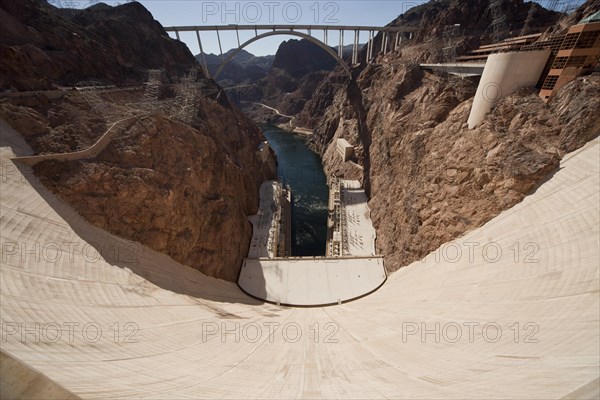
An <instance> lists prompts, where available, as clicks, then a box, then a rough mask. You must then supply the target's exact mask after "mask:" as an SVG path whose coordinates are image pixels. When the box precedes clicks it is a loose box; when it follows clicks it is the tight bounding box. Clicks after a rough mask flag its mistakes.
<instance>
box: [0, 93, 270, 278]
mask: <svg viewBox="0 0 600 400" xmlns="http://www.w3.org/2000/svg"><path fill="white" fill-rule="evenodd" d="M83 96H85V95H84V94H80V93H69V94H68V95H65V96H64V97H63V98H61V99H59V100H56V101H47V100H46V101H45V100H42V99H45V97H44V96H43V95H38V96H36V97H29V98H27V100H26V101H25V100H23V99H22V98H18V99H10V100H5V101H3V102H2V103H0V116H1V117H2V118H3V119H5V120H6V121H8V122H9V123H10V124H11V125H12V126H13V127H15V128H16V129H17V130H18V131H19V132H23V136H24V137H25V138H26V140H27V141H28V143H29V144H30V145H31V146H32V148H33V149H34V150H35V151H36V153H55V152H71V151H75V150H81V149H84V148H87V147H89V145H91V144H92V143H93V142H94V141H95V140H96V139H97V138H98V137H99V135H100V134H102V133H103V132H104V131H105V129H106V127H107V124H106V123H105V121H104V120H103V119H102V118H98V117H97V116H96V115H95V110H94V109H93V108H90V107H89V106H86V105H85V100H83V99H82V98H81V97H83ZM106 96H108V93H106V94H105V97H106ZM132 96H135V93H126V94H125V95H123V96H119V95H117V94H116V93H113V97H112V99H111V100H112V101H111V103H110V104H111V106H112V108H113V109H116V110H118V109H121V111H122V115H115V116H114V119H115V120H118V119H120V118H121V117H122V116H124V115H126V111H129V109H128V108H126V107H125V104H131V103H130V101H131V100H132ZM195 109H196V115H197V117H196V118H195V121H194V122H192V123H191V124H188V123H184V122H183V121H181V120H178V119H177V118H173V117H171V116H170V114H171V113H170V112H169V111H168V110H167V111H166V112H163V113H159V114H158V115H150V116H143V115H146V114H145V113H144V112H143V111H142V110H139V112H137V113H134V114H137V115H142V117H140V118H139V119H138V120H137V121H136V122H135V123H133V124H132V125H131V126H129V127H127V128H124V129H122V130H121V131H120V132H119V133H118V134H117V136H116V137H115V138H114V139H113V140H112V142H111V143H110V144H109V145H108V146H107V147H106V148H105V149H104V150H103V151H102V152H101V153H100V154H99V155H98V156H97V157H95V158H93V159H88V160H80V161H70V162H67V161H44V162H42V163H40V164H38V165H36V166H35V172H36V174H37V175H38V176H39V177H40V178H41V180H42V182H44V184H46V186H48V187H49V188H50V189H51V190H52V191H53V192H55V193H57V194H58V195H59V196H60V197H61V198H63V199H64V200H66V201H67V202H68V203H69V204H71V205H72V206H73V207H74V208H75V209H76V210H77V211H78V212H79V213H80V214H81V215H82V216H83V217H85V218H86V219H87V220H88V221H89V222H90V223H91V224H93V225H96V226H98V227H100V228H103V229H106V230H108V231H110V232H112V233H114V234H116V235H118V236H121V237H123V238H126V239H131V240H135V241H138V242H140V243H143V244H145V245H147V246H149V247H151V248H153V249H155V250H158V251H161V252H164V253H166V254H168V255H170V256H171V257H173V258H174V259H175V260H177V261H179V262H181V263H184V264H186V265H189V266H191V267H193V268H196V269H199V270H200V271H202V272H204V273H205V274H207V275H209V276H214V277H218V278H222V279H227V280H232V281H235V280H236V279H237V274H238V271H239V268H240V266H241V261H242V259H243V257H244V256H245V255H246V254H247V252H248V246H249V243H250V237H251V235H252V227H251V225H250V223H249V222H248V220H247V216H248V215H252V214H254V213H256V211H257V207H258V188H259V186H260V184H261V183H262V182H263V181H264V180H266V179H272V178H273V177H274V176H275V161H274V157H273V155H272V154H270V155H269V157H268V159H267V160H266V162H263V161H261V159H259V157H258V155H257V147H258V145H259V143H260V141H261V140H264V137H263V136H262V133H261V132H260V130H259V129H258V128H257V127H256V125H254V124H253V123H252V122H251V121H250V120H249V119H247V118H246V117H245V116H244V115H243V114H241V112H240V111H238V110H237V109H236V108H233V107H231V106H228V104H225V105H223V104H219V103H218V102H217V101H215V100H212V99H210V98H199V99H198V100H197V102H196V105H195Z"/></svg>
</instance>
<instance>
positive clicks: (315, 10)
mask: <svg viewBox="0 0 600 400" xmlns="http://www.w3.org/2000/svg"><path fill="white" fill-rule="evenodd" d="M48 1H49V2H50V3H51V4H54V5H57V6H63V7H75V8H82V7H85V6H89V5H90V4H92V3H96V2H98V0H48ZM127 1H130V0H104V2H105V3H106V4H109V5H116V4H120V3H124V2H127ZM138 1H139V2H140V3H142V4H143V5H144V6H145V7H146V8H147V9H148V10H149V11H150V12H151V13H152V15H153V16H154V18H155V19H156V20H157V21H159V22H160V23H161V24H162V25H163V26H177V25H180V26H181V25H227V24H252V25H253V24H263V25H268V24H293V23H295V24H324V25H373V26H383V25H386V24H388V23H389V22H391V21H392V20H393V19H395V18H396V17H397V16H398V15H400V14H402V13H404V12H405V11H407V10H408V9H410V8H412V7H414V6H416V5H419V4H422V3H424V2H425V0H383V1H382V0H377V1H370V0H341V1H331V0H324V1H320V0H319V1H317V0H295V1H288V0H283V1H279V0H256V1H230V0H225V1H221V0H218V1H217V0H215V1H205V0H138ZM525 1H527V0H525ZM569 1H573V2H575V3H582V2H583V1H584V0H558V4H557V9H558V10H562V8H564V4H567V2H569ZM537 2H538V3H540V4H542V5H543V6H546V7H547V6H548V4H549V3H550V2H551V0H540V1H537ZM259 33H260V32H259ZM253 35H254V33H253V32H251V31H247V32H240V40H241V42H244V41H245V40H247V39H250V38H251V37H252V36H253ZM313 35H315V33H313ZM316 35H317V37H319V38H320V39H321V40H323V36H322V35H323V33H322V32H318V33H316ZM172 36H173V37H174V36H175V35H174V34H173V35H172ZM290 38H292V37H291V36H283V35H282V36H274V37H269V38H265V39H262V40H259V41H257V42H254V43H252V44H251V45H249V46H248V47H246V48H245V49H246V50H247V51H249V52H251V53H253V54H255V55H267V54H275V52H276V51H277V48H278V47H279V44H280V43H281V42H282V41H283V40H287V39H290ZM201 39H202V45H203V47H204V51H205V52H207V53H216V54H218V53H219V45H218V41H217V36H216V33H215V32H204V33H202V34H201ZM328 39H329V42H328V43H329V45H331V46H336V45H337V44H338V41H339V38H338V36H337V34H335V33H333V32H332V33H330V34H329V38H328ZM344 39H345V40H344V43H345V44H351V43H352V40H353V38H352V36H351V33H350V32H347V33H346V35H345V38H344ZM181 40H182V41H184V42H185V43H186V44H187V45H188V47H189V48H190V50H191V51H192V53H193V54H198V53H199V48H198V42H197V40H196V34H195V33H194V32H190V33H181ZM366 41H367V33H366V32H363V33H362V34H361V37H360V42H361V43H365V42H366ZM221 44H222V47H223V51H224V52H225V51H227V50H229V49H231V48H233V47H237V39H236V36H235V31H231V32H224V33H222V34H221Z"/></svg>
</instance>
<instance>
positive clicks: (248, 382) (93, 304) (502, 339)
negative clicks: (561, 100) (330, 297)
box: [0, 129, 600, 399]
mask: <svg viewBox="0 0 600 400" xmlns="http://www.w3.org/2000/svg"><path fill="white" fill-rule="evenodd" d="M1 146H2V148H1V150H0V156H1V162H2V165H3V168H2V176H1V177H0V178H1V185H2V186H1V189H2V190H1V191H0V200H1V219H0V228H1V234H0V239H1V240H2V267H1V281H0V284H1V294H0V300H1V311H2V312H1V322H2V343H1V346H2V352H3V353H4V354H5V355H4V356H3V358H2V359H3V362H4V360H5V359H7V360H9V361H8V364H3V368H2V377H1V378H2V385H1V388H2V389H1V390H2V393H1V395H2V398H14V397H18V396H30V397H31V396H33V397H35V396H37V397H40V398H51V397H52V396H54V397H57V398H58V397H61V398H62V397H65V394H67V395H68V394H69V393H70V394H73V395H74V396H81V397H83V398H179V399H181V398H292V397H294V398H295V397H310V398H342V397H344V398H383V397H391V398H428V399H431V398H445V399H448V398H461V399H462V398H487V397H502V398H530V399H531V398H561V397H563V396H569V395H571V396H575V397H590V396H593V395H596V396H597V395H598V377H599V370H598V368H599V355H600V348H599V343H598V337H599V317H598V307H599V292H598V290H599V289H598V285H599V274H598V263H599V261H598V260H599V256H600V254H599V233H600V232H599V200H600V199H599V192H600V183H599V180H600V178H599V176H600V174H599V159H598V152H599V149H600V146H599V143H598V140H596V141H594V142H592V143H590V144H588V145H587V146H586V147H585V148H584V149H581V150H579V151H576V152H574V153H572V154H569V155H567V156H566V157H565V159H564V160H563V162H562V164H561V169H560V170H559V171H557V172H556V174H554V175H553V176H552V177H551V178H550V179H549V180H548V181H547V182H545V183H544V184H543V185H542V186H541V187H540V188H538V189H537V190H536V191H535V193H533V194H532V195H531V196H529V197H527V198H526V199H525V200H524V201H523V202H522V203H520V204H518V205H517V206H515V207H513V208H512V209H510V210H508V211H506V212H503V213H502V214H501V215H499V216H498V217H497V218H495V219H493V220H492V221H490V222H489V223H487V224H486V225H485V226H483V227H481V228H479V229H477V230H475V231H473V232H471V233H469V234H467V235H465V236H464V237H463V238H461V239H460V240H458V241H457V242H456V243H454V244H452V245H447V246H445V247H442V248H441V249H440V250H439V251H437V252H435V253H434V254H431V255H429V256H428V257H427V258H426V259H425V260H424V261H419V262H416V263H414V264H412V265H411V266H409V267H406V268H403V269H401V270H400V271H398V272H396V273H394V274H392V275H391V276H390V277H389V278H388V281H387V283H386V284H385V285H384V286H383V287H382V288H381V289H379V290H378V291H377V292H375V293H373V294H372V295H370V296H367V297H364V298H362V299H359V300H356V301H354V302H351V303H348V304H343V305H340V306H333V307H327V308H308V309H298V308H285V307H277V306H275V305H271V304H261V303H260V302H258V301H256V300H253V299H251V298H249V297H248V296H246V295H245V294H243V293H242V292H241V291H240V289H239V288H238V287H237V286H236V285H235V284H233V283H228V282H223V281H219V280H216V279H211V278H207V277H206V276H203V275H202V274H200V273H198V272H196V271H194V270H192V269H190V268H187V267H184V266H182V265H180V264H178V263H176V262H174V261H173V260H171V259H170V258H168V257H166V256H164V255H161V254H158V253H156V252H153V251H152V250H150V249H148V248H145V247H143V246H137V245H131V244H129V243H126V242H124V241H122V240H120V239H117V238H115V237H114V236H112V235H110V234H108V233H106V232H104V231H101V230H99V229H96V228H94V227H91V226H89V225H88V224H87V223H85V222H84V221H83V220H82V219H81V218H80V217H79V216H78V215H77V214H76V213H75V212H74V211H73V210H72V209H71V208H70V207H69V206H68V205H65V204H64V203H62V202H60V201H59V200H58V199H57V198H56V197H54V196H53V195H52V194H51V193H49V192H48V191H47V190H46V189H45V188H44V187H43V186H42V185H41V184H40V183H39V182H38V181H37V180H36V179H35V177H34V176H33V175H32V172H31V170H30V169H29V168H28V167H22V168H21V169H17V168H14V164H13V163H12V161H11V160H10V157H12V156H13V155H14V150H16V149H22V150H23V151H25V150H26V149H27V146H26V145H25V144H24V143H23V142H22V141H21V140H20V139H19V137H17V135H16V134H14V133H12V132H10V130H8V129H3V130H2V143H1ZM67 244H69V245H68V246H67ZM119 244H120V245H122V246H125V247H124V253H118V252H114V251H112V249H114V248H119V247H118V245H119ZM76 245H77V246H76ZM82 249H86V250H85V251H82ZM94 249H95V250H96V252H94ZM458 249H460V250H461V252H459V251H458ZM470 249H472V250H473V251H470ZM494 251H495V252H494ZM36 324H37V325H36ZM4 365H8V366H9V367H10V366H13V367H14V368H5V367H4Z"/></svg>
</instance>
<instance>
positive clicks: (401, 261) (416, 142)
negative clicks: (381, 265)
mask: <svg viewBox="0 0 600 400" xmlns="http://www.w3.org/2000/svg"><path fill="white" fill-rule="evenodd" d="M423 12H425V11H423ZM446 12H447V11H446ZM425 14H427V15H429V14H428V13H427V12H425ZM430 18H433V17H430ZM434 45H435V42H434V41H429V42H423V41H419V40H416V41H415V42H413V43H412V44H410V45H405V46H404V47H402V48H401V49H399V50H397V51H395V52H392V53H390V54H387V55H385V56H383V55H380V56H379V57H378V59H377V60H376V62H375V63H374V64H370V65H364V64H363V66H362V67H361V68H360V69H358V70H355V75H356V77H355V79H354V80H352V81H350V82H346V83H337V84H332V82H329V83H327V84H325V83H324V84H323V85H321V87H320V88H319V89H317V91H316V93H317V96H316V97H314V98H313V99H312V100H311V103H313V104H318V103H319V102H320V103H321V104H324V105H326V106H327V108H326V109H325V111H321V113H322V114H323V115H322V117H320V119H319V122H318V124H317V126H316V128H315V134H314V135H313V137H312V138H311V146H312V148H313V149H314V150H315V151H317V152H318V153H319V154H321V155H322V157H323V162H324V166H325V170H326V173H327V175H329V174H331V173H335V174H337V175H341V176H344V177H347V178H354V179H359V180H360V181H361V182H362V183H363V185H364V186H365V188H366V190H367V192H368V194H369V198H370V201H369V205H370V208H371V210H372V218H373V221H374V224H375V227H376V229H377V234H378V238H377V248H378V251H379V252H381V254H383V255H385V257H386V268H387V269H388V270H389V271H394V270H396V269H398V268H400V267H402V266H405V265H408V264H409V263H411V262H413V261H415V260H419V259H421V258H422V257H424V256H425V255H426V254H428V253H430V252H431V251H433V250H435V249H436V248H438V247H439V246H440V245H442V244H444V243H446V242H449V241H451V240H453V239H455V238H458V237H460V236H461V235H462V234H464V233H466V232H468V231H470V230H472V229H474V228H476V227H478V226H481V225H482V224H484V223H485V222H487V221H489V220H490V219H492V218H493V217H495V216H496V215H498V214H499V213H500V212H502V211H503V210H506V209H508V208H510V207H512V206H513V205H515V204H516V203H518V202H520V201H521V200H522V199H523V198H524V197H525V196H526V195H527V194H528V193H531V191H534V190H535V188H536V187H537V185H539V184H540V183H541V182H542V181H543V180H544V179H546V178H547V177H548V176H549V175H550V174H552V172H553V171H555V170H556V168H557V167H558V165H559V161H560V159H561V157H562V156H563V155H564V154H565V153H567V152H570V151H573V150H575V149H577V148H579V147H581V146H582V145H583V144H585V143H586V142H587V141H589V140H591V139H593V138H594V137H596V136H598V135H599V134H600V128H599V127H600V113H599V111H600V74H597V73H596V74H592V75H588V76H582V77H580V78H578V79H576V80H575V81H573V82H571V83H570V84H568V85H566V86H565V87H564V88H563V89H562V90H561V91H560V92H559V94H558V95H557V96H556V98H554V99H553V100H552V101H551V102H550V103H549V104H545V103H543V102H542V101H541V100H540V99H539V97H538V96H537V93H536V91H535V89H533V88H532V89H523V90H521V91H519V92H517V93H515V94H513V95H511V96H509V97H507V98H505V99H504V100H502V101H501V102H500V103H499V104H497V105H496V106H495V108H494V109H493V110H492V112H491V113H490V114H489V115H487V116H486V118H485V120H484V121H483V122H482V123H481V124H480V125H479V126H477V127H476V128H475V129H473V130H469V129H468V128H467V124H466V123H467V118H468V115H469V111H470V108H471V105H472V101H473V96H474V94H475V90H476V88H477V82H478V80H477V78H464V79H461V78H458V77H454V76H450V75H444V74H437V75H431V74H428V73H425V72H423V71H422V70H421V69H420V68H419V66H418V62H419V61H423V60H424V59H427V58H428V57H429V55H430V54H432V51H431V50H430V49H428V47H431V46H434ZM319 94H322V95H321V96H319ZM309 114H311V113H310V112H309ZM313 114H314V113H313ZM338 138H345V139H346V140H348V141H349V142H350V143H351V144H352V145H354V146H355V157H354V159H353V160H350V161H347V162H342V160H341V157H340V156H339V155H338V154H337V150H336V140H337V139H338Z"/></svg>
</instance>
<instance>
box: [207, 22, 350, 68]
mask: <svg viewBox="0 0 600 400" xmlns="http://www.w3.org/2000/svg"><path fill="white" fill-rule="evenodd" d="M275 35H291V36H298V37H301V38H303V39H306V40H308V41H309V42H311V43H314V44H316V45H317V46H319V47H320V48H322V49H323V50H325V51H326V52H327V54H329V55H330V56H331V57H333V58H334V59H335V60H336V61H337V62H338V64H340V65H341V66H342V67H343V68H344V71H346V74H348V78H352V72H351V71H350V68H349V67H348V65H346V63H345V62H344V60H343V59H342V58H341V57H340V56H338V55H337V54H336V53H335V51H333V50H332V49H331V47H329V46H327V45H326V44H325V43H323V42H322V41H321V40H319V39H317V38H315V37H313V36H311V35H309V34H306V33H303V32H297V31H293V30H279V31H272V32H266V33H263V34H260V35H257V36H255V37H253V38H251V39H249V40H247V41H245V42H244V43H242V44H241V45H240V46H239V47H238V48H237V49H235V51H234V52H233V53H231V54H230V55H229V56H228V57H227V59H226V60H225V61H223V62H222V63H221V65H220V66H219V69H218V70H217V72H215V75H214V76H213V77H212V78H213V79H214V80H217V78H218V77H219V74H220V73H221V71H222V70H223V68H224V67H225V65H227V63H229V62H230V61H231V60H232V59H233V58H234V57H235V56H236V55H237V54H238V53H239V52H240V51H242V49H244V47H246V46H248V45H250V44H252V43H254V42H256V41H257V40H260V39H264V38H266V37H269V36H275Z"/></svg>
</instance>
